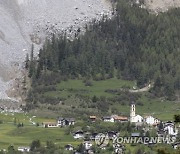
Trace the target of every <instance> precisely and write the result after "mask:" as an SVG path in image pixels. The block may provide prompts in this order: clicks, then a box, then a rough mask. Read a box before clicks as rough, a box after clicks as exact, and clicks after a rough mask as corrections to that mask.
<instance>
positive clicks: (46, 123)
mask: <svg viewBox="0 0 180 154" xmlns="http://www.w3.org/2000/svg"><path fill="white" fill-rule="evenodd" d="M43 124H44V125H48V124H53V125H54V124H57V123H56V122H43Z"/></svg>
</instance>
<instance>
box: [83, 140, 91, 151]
mask: <svg viewBox="0 0 180 154" xmlns="http://www.w3.org/2000/svg"><path fill="white" fill-rule="evenodd" d="M83 145H84V148H85V149H86V150H89V149H91V147H92V143H91V142H90V141H84V143H83Z"/></svg>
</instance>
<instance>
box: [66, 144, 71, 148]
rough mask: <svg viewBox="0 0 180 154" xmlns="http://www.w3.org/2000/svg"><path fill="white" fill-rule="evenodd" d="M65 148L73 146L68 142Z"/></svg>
mask: <svg viewBox="0 0 180 154" xmlns="http://www.w3.org/2000/svg"><path fill="white" fill-rule="evenodd" d="M64 147H65V148H70V147H73V146H72V145H71V144H67V145H65V146H64Z"/></svg>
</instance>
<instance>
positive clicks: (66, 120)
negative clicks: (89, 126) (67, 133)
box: [65, 118, 75, 126]
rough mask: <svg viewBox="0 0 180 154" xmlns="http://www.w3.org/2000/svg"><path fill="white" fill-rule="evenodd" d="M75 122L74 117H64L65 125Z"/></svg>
mask: <svg viewBox="0 0 180 154" xmlns="http://www.w3.org/2000/svg"><path fill="white" fill-rule="evenodd" d="M74 124H75V119H74V118H65V125H66V126H70V125H74Z"/></svg>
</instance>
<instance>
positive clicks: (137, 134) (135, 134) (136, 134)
mask: <svg viewBox="0 0 180 154" xmlns="http://www.w3.org/2000/svg"><path fill="white" fill-rule="evenodd" d="M131 137H140V133H131Z"/></svg>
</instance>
